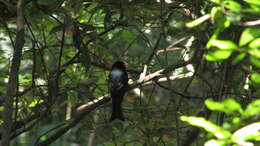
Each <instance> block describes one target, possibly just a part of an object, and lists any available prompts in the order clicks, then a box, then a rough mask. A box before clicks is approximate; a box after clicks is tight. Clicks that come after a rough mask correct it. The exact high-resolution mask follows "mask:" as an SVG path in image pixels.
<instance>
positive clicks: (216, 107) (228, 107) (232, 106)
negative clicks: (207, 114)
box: [205, 98, 243, 114]
mask: <svg viewBox="0 0 260 146" xmlns="http://www.w3.org/2000/svg"><path fill="white" fill-rule="evenodd" d="M205 105H206V106H207V108H208V109H210V110H212V111H222V112H225V113H227V114H233V113H234V112H236V111H237V112H240V113H242V112H243V109H242V108H241V106H240V104H239V103H237V102H236V101H235V100H234V99H233V98H227V99H225V100H224V101H221V102H215V101H213V99H207V100H206V101H205Z"/></svg>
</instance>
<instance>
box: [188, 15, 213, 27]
mask: <svg viewBox="0 0 260 146" xmlns="http://www.w3.org/2000/svg"><path fill="white" fill-rule="evenodd" d="M209 18H210V15H209V14H207V15H204V16H202V17H200V18H198V19H196V20H194V21H192V22H188V23H186V24H185V26H186V27H188V28H192V27H195V26H198V25H200V24H201V23H203V22H204V21H206V20H208V19H209Z"/></svg>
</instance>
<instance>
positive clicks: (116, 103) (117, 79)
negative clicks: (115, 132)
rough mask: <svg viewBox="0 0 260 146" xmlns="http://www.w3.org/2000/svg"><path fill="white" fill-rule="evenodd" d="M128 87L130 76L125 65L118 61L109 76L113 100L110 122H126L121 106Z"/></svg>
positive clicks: (109, 86)
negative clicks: (117, 120)
mask: <svg viewBox="0 0 260 146" xmlns="http://www.w3.org/2000/svg"><path fill="white" fill-rule="evenodd" d="M127 87H128V75H127V72H126V67H125V64H124V63H123V62H121V61H117V62H115V63H114V64H113V66H112V70H111V72H110V74H109V80H108V88H109V92H110V96H111V98H112V115H111V118H110V121H113V120H115V119H119V120H122V121H124V119H125V118H124V116H123V114H122V108H121V104H122V101H123V97H124V95H125V92H126V90H127Z"/></svg>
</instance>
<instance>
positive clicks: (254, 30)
mask: <svg viewBox="0 0 260 146" xmlns="http://www.w3.org/2000/svg"><path fill="white" fill-rule="evenodd" d="M259 36H260V27H249V28H246V29H245V30H244V31H243V32H242V35H241V37H240V40H239V46H244V45H246V44H247V43H249V42H251V41H252V40H254V39H255V38H256V37H259Z"/></svg>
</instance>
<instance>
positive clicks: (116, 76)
mask: <svg viewBox="0 0 260 146" xmlns="http://www.w3.org/2000/svg"><path fill="white" fill-rule="evenodd" d="M124 80H125V74H124V72H123V71H121V70H117V69H116V70H113V71H111V73H110V76H109V88H110V90H112V91H113V90H120V89H122V88H124V86H125V85H124Z"/></svg>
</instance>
